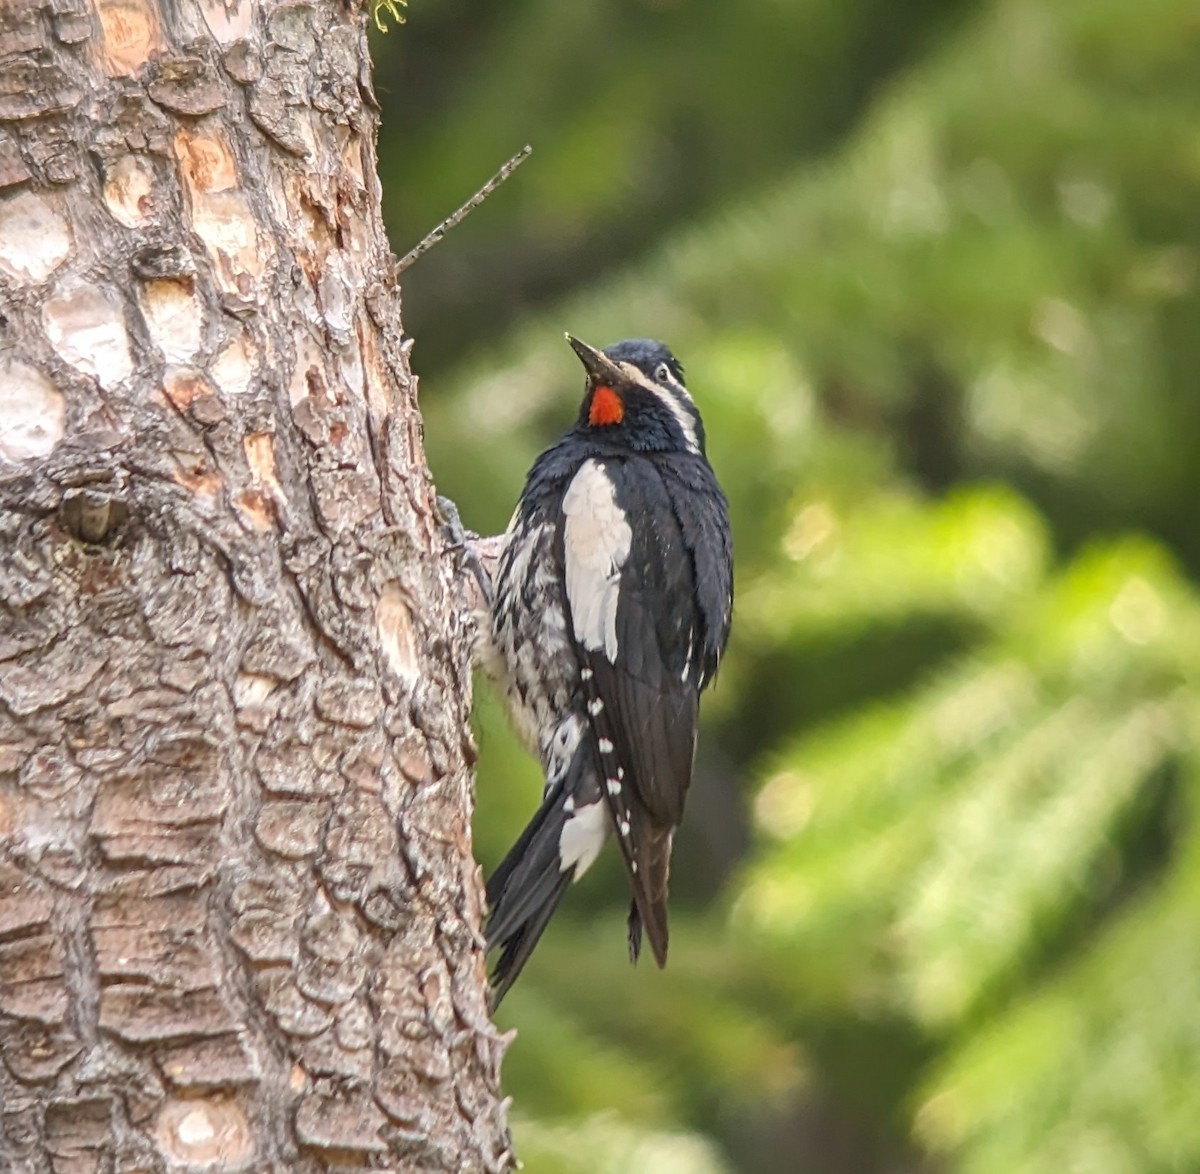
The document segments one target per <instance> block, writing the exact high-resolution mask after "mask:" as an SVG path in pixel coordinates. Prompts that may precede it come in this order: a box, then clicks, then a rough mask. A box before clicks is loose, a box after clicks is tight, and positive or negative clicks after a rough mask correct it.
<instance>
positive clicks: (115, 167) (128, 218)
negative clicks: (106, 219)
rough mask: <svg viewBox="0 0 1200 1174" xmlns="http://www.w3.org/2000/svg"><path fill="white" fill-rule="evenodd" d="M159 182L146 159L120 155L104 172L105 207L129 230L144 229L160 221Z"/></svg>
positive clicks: (145, 157) (150, 162) (142, 156)
mask: <svg viewBox="0 0 1200 1174" xmlns="http://www.w3.org/2000/svg"><path fill="white" fill-rule="evenodd" d="M156 182H157V179H156V176H155V171H154V164H153V162H152V161H151V160H150V159H149V158H148V157H147V156H146V155H139V154H128V155H120V156H118V157H117V158H116V159H114V160H113V161H112V162H110V163H109V164H108V166H107V167H106V168H105V171H104V206H105V207H106V208H107V209H108V212H109V215H110V216H112V218H113V219H114V220H115V221H116V222H117V223H118V224H121V225H123V226H124V227H125V228H141V227H142V226H143V225H144V224H147V223H149V222H150V221H152V220H154V219H156V218H157V214H158V213H159V211H160V209H159V207H158V201H157V199H156V193H155V185H156Z"/></svg>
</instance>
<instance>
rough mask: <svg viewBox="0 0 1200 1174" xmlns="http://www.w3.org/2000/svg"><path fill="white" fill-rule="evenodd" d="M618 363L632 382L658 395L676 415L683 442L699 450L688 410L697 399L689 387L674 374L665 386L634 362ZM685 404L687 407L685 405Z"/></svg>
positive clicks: (668, 409)
mask: <svg viewBox="0 0 1200 1174" xmlns="http://www.w3.org/2000/svg"><path fill="white" fill-rule="evenodd" d="M617 365H618V366H619V367H620V368H621V370H622V371H623V372H624V373H625V375H626V377H627V378H628V379H629V380H630V382H632V383H636V384H638V386H639V387H644V388H645V389H646V390H647V391H648V392H650V394H651V395H653V396H655V397H657V399H658V402H659V403H661V404H662V405H663V407H665V408H666V409H667V411H669V412H670V413H671V415H672V416H674V417H675V422H676V423H677V424H678V425H679V431H680V432H682V433H683V442H684V444H685V445H686V446H687V449H688V451H689V452H699V451H700V441H699V439H698V438H697V436H696V423H695V421H694V420H693V419H692V417H691V415H690V414H689V413H688V410H687V407H691V406H692V405H693V404H694V403H695V401H694V400H693V399H692V396H691V393H690V392H689V391H688V389H687V388H686V387H684V386H683V384H682V383H680V382H679V380H678V379H676V378H675V376H674V375H671V376H669V378H670V384H671V385H670V388H665V387H663V386H661V385H660V384H658V383H655V382H654V381H653V380H652V379H648V378H647V377H646V375H645V373H644V372H643V371H642V370H640V369H639V368H638V367H635V366H634V365H633V364H632V363H618V364H617ZM685 404H686V405H687V407H684V405H685Z"/></svg>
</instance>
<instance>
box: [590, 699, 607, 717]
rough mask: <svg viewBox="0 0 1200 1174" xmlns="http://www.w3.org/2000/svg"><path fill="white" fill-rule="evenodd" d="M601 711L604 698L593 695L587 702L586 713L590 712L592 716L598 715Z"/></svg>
mask: <svg viewBox="0 0 1200 1174" xmlns="http://www.w3.org/2000/svg"><path fill="white" fill-rule="evenodd" d="M603 711H604V700H603V699H602V698H600V697H593V698H592V699H591V701H589V702H588V713H590V714H591V715H592V717H599V716H600V714H601V713H602V712H603Z"/></svg>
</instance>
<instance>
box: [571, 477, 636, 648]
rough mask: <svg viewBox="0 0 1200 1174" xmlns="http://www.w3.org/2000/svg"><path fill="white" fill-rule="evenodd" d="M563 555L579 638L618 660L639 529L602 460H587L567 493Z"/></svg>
mask: <svg viewBox="0 0 1200 1174" xmlns="http://www.w3.org/2000/svg"><path fill="white" fill-rule="evenodd" d="M562 508H563V514H564V515H565V519H566V520H565V522H564V528H563V555H564V562H565V570H566V581H567V583H566V585H567V600H568V601H569V603H570V605H571V619H572V623H573V625H574V628H575V639H576V640H578V641H579V642H580V644H582V645H583V646H584V648H586V649H587V650H588V651H589V652H603V653H604V655H605V656H607V657H608V659H609V660H610V661H614V662H615V661H616V659H617V601H618V598H619V595H620V583H621V568H622V567H623V566H624V565H625V560H626V559H627V558H628V557H629V548H630V545H631V543H632V542H633V531H632V530H631V529H630V528H629V521H628V519H627V518H626V517H625V514H624V512H623V511H622V510H621V508H620V507H619V506H618V505H617V502H616V491H615V487H614V486H613V483H612V480H611V478H610V477H609V476H608V473H607V472H606V471H605V469H604V466H603V465H602V464H601V463H600V462H599V461H594V460H589V461H584V463H583V464H582V465H581V466H580V468H579V472H578V473H576V474H575V476H574V478H573V479H572V481H571V484H570V486H569V487H568V488H567V492H566V493H565V494H564V495H563V503H562Z"/></svg>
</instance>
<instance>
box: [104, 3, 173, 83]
mask: <svg viewBox="0 0 1200 1174" xmlns="http://www.w3.org/2000/svg"><path fill="white" fill-rule="evenodd" d="M96 10H97V12H98V13H99V16H100V32H101V43H100V45H99V46H98V48H99V54H98V56H99V59H100V67H101V69H103V70H104V72H105V73H106V74H107V75H108V76H109V77H132V76H133V75H134V74H136V73H137V72H138V71H139V70H140V69H141V68H142V66H143V65H145V64H146V62H147V61H148V60H149V59H150V56H151V54H154V53H158V52H161V51H162V48H163V40H162V29H161V28H160V27H159V23H158V17H157V15H156V13H155V11H154V9H153V7H152V6H151V5H149V4H146V3H144V0H99V3H98V4H97V5H96Z"/></svg>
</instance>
